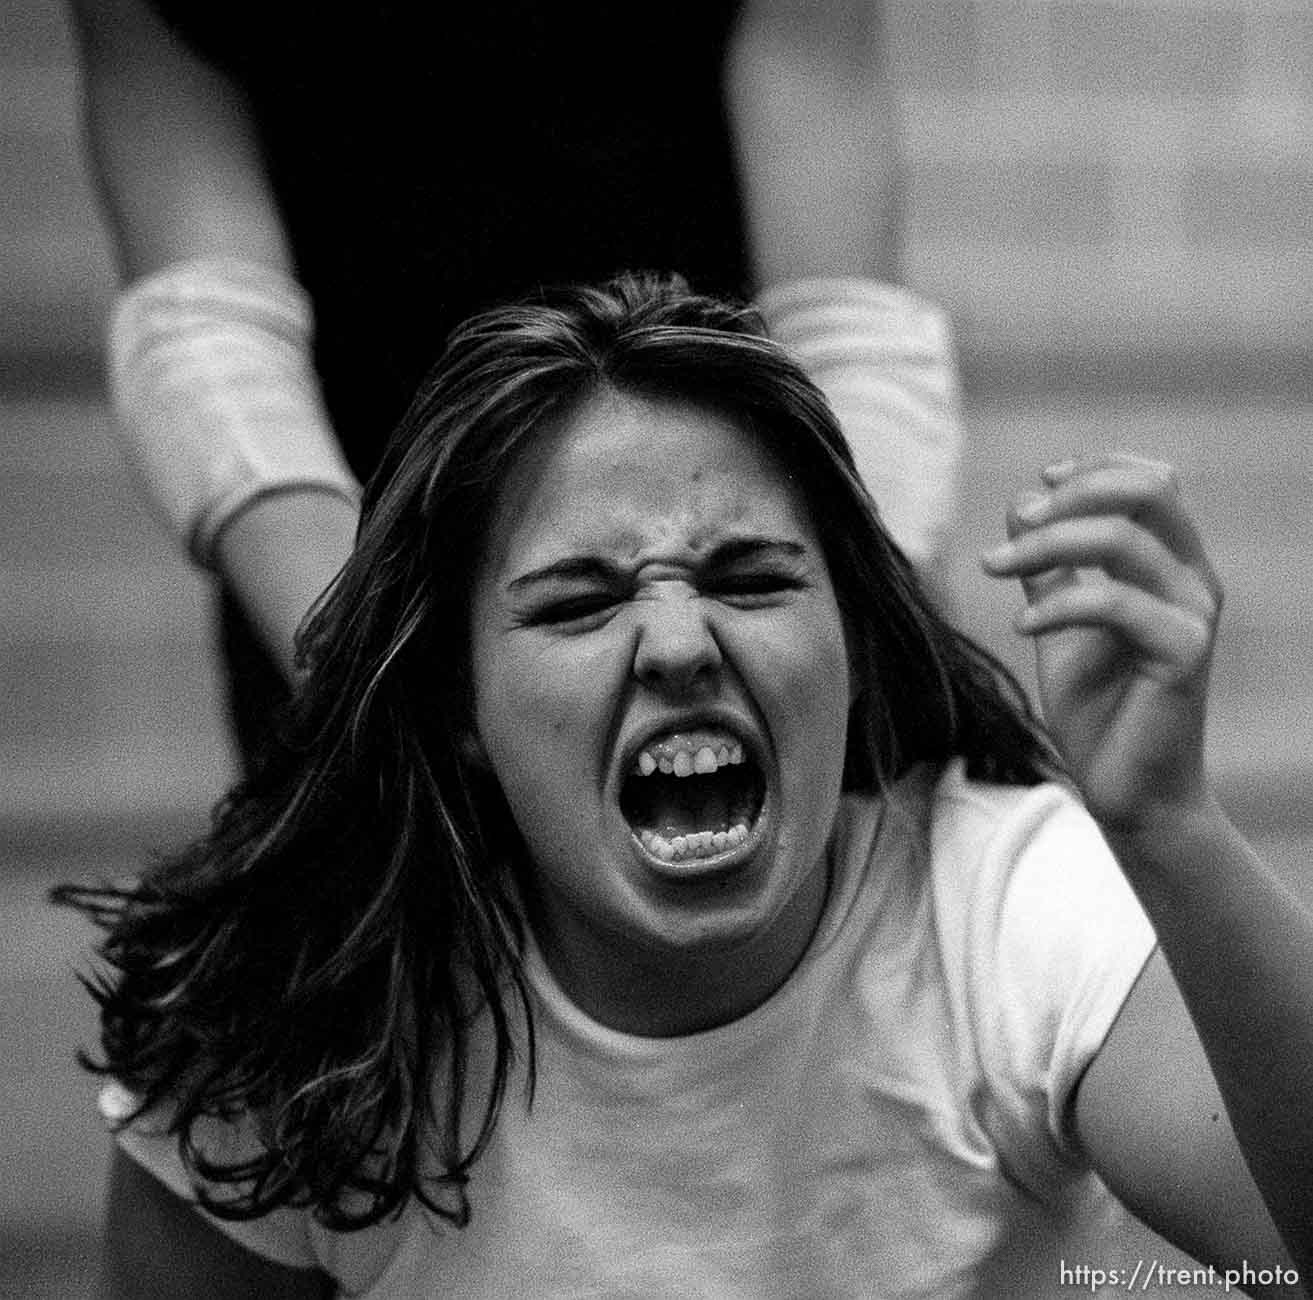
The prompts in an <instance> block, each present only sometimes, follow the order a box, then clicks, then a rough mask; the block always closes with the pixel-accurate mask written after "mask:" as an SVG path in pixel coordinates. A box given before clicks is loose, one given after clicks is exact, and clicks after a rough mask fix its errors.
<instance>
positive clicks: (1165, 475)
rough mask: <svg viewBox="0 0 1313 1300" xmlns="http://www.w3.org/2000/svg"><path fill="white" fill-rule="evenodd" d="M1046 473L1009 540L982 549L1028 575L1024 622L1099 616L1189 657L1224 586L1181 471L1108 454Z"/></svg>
mask: <svg viewBox="0 0 1313 1300" xmlns="http://www.w3.org/2000/svg"><path fill="white" fill-rule="evenodd" d="M1040 478H1041V482H1042V483H1043V485H1044V487H1043V490H1041V491H1038V492H1033V491H1032V492H1028V493H1026V494H1025V495H1023V496H1022V497H1021V498H1019V499H1018V500H1017V501H1016V502H1015V503H1014V505H1013V507H1012V509H1011V510H1010V511H1009V514H1008V521H1007V525H1008V536H1009V539H1010V540H1009V541H1008V542H1006V543H1004V544H1003V545H1002V546H999V547H996V548H995V549H994V550H992V551H990V552H989V553H987V554H986V555H985V556H984V557H983V564H984V567H985V569H986V570H987V571H988V572H990V573H992V574H994V575H996V576H999V577H1005V576H1006V577H1015V578H1019V579H1020V580H1021V582H1022V585H1023V587H1024V589H1025V593H1026V599H1027V602H1028V608H1027V610H1026V611H1025V612H1024V614H1023V615H1022V616H1021V617H1020V618H1019V619H1018V628H1019V630H1022V631H1024V632H1027V633H1030V634H1032V635H1033V634H1037V633H1039V632H1042V631H1050V630H1054V629H1057V628H1059V627H1068V626H1076V625H1094V624H1098V625H1101V626H1106V627H1109V628H1111V629H1114V630H1116V631H1118V632H1120V633H1122V634H1123V635H1124V636H1125V637H1127V638H1128V639H1129V640H1131V641H1132V642H1134V643H1136V644H1138V645H1140V646H1142V648H1143V649H1144V650H1145V651H1146V653H1148V654H1149V655H1150V656H1152V657H1155V658H1156V657H1157V656H1158V655H1159V654H1167V655H1168V657H1169V658H1175V657H1176V656H1177V655H1178V654H1186V656H1187V658H1188V657H1191V655H1192V652H1193V649H1194V647H1195V641H1196V638H1197V637H1198V635H1199V633H1200V630H1201V629H1202V631H1203V634H1204V636H1205V639H1206V640H1207V639H1208V638H1209V637H1211V629H1212V627H1213V626H1214V625H1215V623H1216V619H1217V614H1218V611H1219V609H1220V606H1221V599H1222V593H1221V586H1220V584H1219V582H1218V580H1217V577H1216V575H1215V573H1214V572H1213V569H1212V566H1211V565H1210V563H1209V561H1208V558H1207V555H1206V554H1205V552H1204V548H1203V544H1202V542H1201V540H1200V537H1199V532H1198V530H1197V528H1196V527H1195V524H1194V521H1193V519H1192V518H1191V517H1190V515H1189V513H1188V511H1187V510H1186V508H1185V504H1184V502H1183V500H1182V495H1181V491H1180V486H1179V483H1178V481H1177V477H1176V473H1175V471H1174V470H1173V469H1172V468H1171V467H1170V466H1169V465H1165V464H1163V463H1161V462H1158V461H1152V460H1146V459H1143V458H1141V457H1135V456H1127V455H1122V454H1108V455H1101V456H1093V457H1087V458H1085V459H1082V460H1080V461H1069V462H1066V463H1064V464H1060V465H1053V466H1050V467H1048V468H1047V469H1045V470H1044V471H1042V473H1041V475H1040Z"/></svg>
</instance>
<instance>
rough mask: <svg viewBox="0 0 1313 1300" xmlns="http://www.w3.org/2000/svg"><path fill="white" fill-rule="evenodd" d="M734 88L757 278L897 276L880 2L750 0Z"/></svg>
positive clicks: (894, 170)
mask: <svg viewBox="0 0 1313 1300" xmlns="http://www.w3.org/2000/svg"><path fill="white" fill-rule="evenodd" d="M726 86H727V98H728V103H729V109H730V119H731V122H732V124H733V131H734V138H735V143H736V146H737V151H738V160H739V170H740V175H741V179H742V188H743V193H744V201H745V204H746V208H747V218H748V228H749V232H750V246H751V253H752V267H753V273H754V276H755V279H756V283H757V286H758V287H761V286H764V285H769V284H774V283H777V282H779V281H782V280H789V279H795V278H799V277H803V276H836V275H845V276H868V277H871V278H874V279H878V280H885V281H896V280H897V279H898V273H897V270H898V260H899V251H900V250H899V239H900V233H901V222H902V212H901V202H902V187H901V186H902V176H901V162H900V158H899V152H898V139H899V129H898V122H897V116H896V105H895V97H894V94H893V91H892V88H891V85H890V82H889V79H888V76H887V71H886V60H885V50H884V41H883V32H882V23H881V6H880V4H879V3H878V2H877V0H749V3H748V4H747V5H746V6H745V8H744V11H743V14H742V16H741V18H740V20H739V24H738V28H737V30H736V31H735V34H734V38H733V41H732V43H731V46H730V51H729V55H728V63H727V67H726Z"/></svg>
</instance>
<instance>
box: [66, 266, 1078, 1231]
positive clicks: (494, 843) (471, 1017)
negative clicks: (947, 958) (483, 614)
mask: <svg viewBox="0 0 1313 1300" xmlns="http://www.w3.org/2000/svg"><path fill="white" fill-rule="evenodd" d="M608 386H609V387H611V388H613V389H615V390H618V391H622V392H626V393H631V394H635V395H642V396H648V397H658V398H660V397H665V398H672V399H679V400H682V401H686V402H691V403H693V404H696V405H701V406H702V407H704V408H706V409H708V410H711V411H715V412H716V413H718V414H721V415H724V416H726V417H727V418H729V419H731V420H733V421H736V422H737V423H739V424H741V425H742V426H744V427H745V428H747V429H749V430H751V431H753V432H754V433H755V434H756V435H757V436H758V437H760V438H761V439H762V441H763V443H764V444H765V445H766V446H768V447H769V448H770V450H771V452H772V454H773V455H775V456H776V457H777V458H778V461H779V463H780V464H781V465H782V466H783V468H784V470H785V472H786V473H788V474H789V475H790V476H792V478H793V480H794V481H795V482H796V483H797V484H798V485H799V487H800V489H801V491H802V493H803V496H804V498H805V500H806V501H807V502H808V503H809V505H810V507H811V512H812V516H813V522H814V524H815V526H816V527H817V529H818V532H819V535H820V539H821V543H822V546H823V549H824V552H825V555H826V559H827V561H828V564H829V566H830V570H831V576H832V579H833V582H834V586H835V589H836V591H837V592H838V596H839V600H840V604H841V608H842V612H843V617H844V621H845V629H846V633H847V637H848V640H849V648H850V654H851V656H852V662H853V671H854V675H855V677H856V679H857V681H858V682H859V684H860V691H859V693H858V695H857V698H856V701H855V703H854V705H853V710H852V715H851V718H850V725H849V736H848V754H847V765H846V770H845V784H846V786H847V787H848V788H850V789H866V790H872V791H876V790H879V789H882V788H884V787H885V786H887V785H888V784H889V783H890V782H892V781H894V780H896V779H897V778H898V777H899V776H900V775H901V774H902V773H903V772H905V771H906V770H907V769H908V768H909V767H910V766H911V765H913V764H914V763H918V762H924V761H929V762H931V763H943V762H945V761H947V760H948V759H949V758H951V757H954V756H957V755H961V756H964V757H965V759H966V762H967V767H968V771H969V772H971V773H972V774H973V775H975V776H978V777H982V778H986V779H992V780H997V781H1006V782H1014V783H1031V782H1034V781H1037V780H1039V779H1042V778H1044V777H1046V776H1051V775H1054V774H1056V773H1057V771H1058V763H1057V760H1056V758H1055V756H1054V753H1053V751H1052V749H1051V747H1050V746H1049V744H1048V742H1047V741H1046V740H1045V738H1044V736H1043V733H1042V731H1041V729H1040V728H1039V727H1038V725H1037V724H1036V722H1035V720H1034V718H1033V717H1032V715H1031V713H1030V712H1029V710H1028V708H1027V705H1026V702H1025V699H1024V696H1023V694H1022V692H1021V691H1020V689H1019V688H1018V687H1017V685H1016V683H1015V682H1014V681H1013V680H1012V679H1011V678H1010V677H1009V676H1008V674H1007V673H1006V671H1005V670H1004V669H1003V668H1002V667H1001V665H999V664H998V663H997V662H996V661H995V660H994V659H993V658H992V657H991V656H990V655H989V654H987V653H986V652H985V651H984V650H982V649H980V648H979V647H977V646H976V645H974V644H973V643H972V642H971V641H970V640H969V639H967V638H965V637H963V636H962V635H960V634H959V633H957V632H955V631H954V630H953V629H952V628H950V627H949V626H948V625H947V624H946V623H945V621H944V620H943V618H942V617H941V616H940V615H939V614H938V613H937V612H936V610H935V608H934V607H933V605H932V604H931V602H930V601H929V600H928V599H927V598H926V596H925V594H924V593H923V591H922V588H921V585H920V584H919V582H918V580H917V577H916V574H915V572H914V571H913V569H912V567H911V565H910V564H909V563H908V561H907V560H906V559H905V557H904V556H903V555H902V554H901V552H900V551H899V550H898V549H897V547H896V546H894V544H893V543H892V542H891V541H890V539H889V538H888V537H887V535H886V534H885V532H884V530H883V529H882V527H881V526H880V523H879V520H878V516H877V514H876V511H875V508H874V506H873V504H872V503H871V500H870V498H869V497H868V495H867V493H866V490H865V488H864V487H863V486H862V483H861V481H860V480H859V478H858V477H857V473H856V471H855V469H854V466H853V460H852V456H851V454H850V452H849V450H848V447H847V445H846V443H845V442H844V440H843V437H842V435H841V434H840V432H839V429H838V427H837V426H836V424H835V422H834V417H833V415H832V414H831V411H830V409H829V407H828V405H827V404H826V402H825V400H824V398H823V397H822V396H821V394H820V393H819V391H818V390H817V389H816V388H815V387H814V386H813V385H812V384H811V383H810V381H809V380H808V379H807V378H806V377H805V376H804V375H803V373H802V372H801V371H800V370H799V369H798V368H797V367H796V366H795V365H794V364H793V363H792V362H791V361H790V360H789V358H788V357H787V356H786V354H785V353H784V351H783V350H782V349H781V348H779V347H778V346H777V345H776V344H774V343H772V342H770V341H769V340H768V339H767V338H765V336H764V330H763V327H762V324H761V321H760V319H759V318H758V317H757V316H756V315H755V313H753V312H752V311H750V310H748V309H746V308H742V307H739V306H735V305H730V304H726V303H722V302H718V301H714V300H711V299H707V298H703V297H698V296H696V295H693V294H691V293H689V292H688V290H687V289H686V287H685V286H684V285H683V283H682V282H681V281H679V280H678V279H675V278H660V277H642V276H627V277H623V278H620V279H618V280H615V281H613V282H611V283H608V284H606V285H602V286H600V287H588V288H574V289H566V290H561V291H554V292H549V293H544V294H542V295H540V296H539V297H538V298H536V299H534V300H533V301H530V302H525V303H521V304H519V305H516V306H511V307H507V308H503V309H499V310H495V311H492V312H489V313H486V314H484V315H482V316H479V317H476V318H475V319H473V320H471V321H470V322H469V323H468V324H467V325H465V326H464V327H463V328H461V329H460V330H458V331H457V332H456V333H455V334H454V335H453V336H452V338H451V340H450V342H449V344H448V347H447V349H446V351H445V352H444V354H443V356H442V358H441V360H440V361H439V363H438V365H437V367H436V368H435V370H434V371H433V373H432V374H431V375H430V377H429V379H428V380H427V381H426V383H425V385H424V387H423V388H422V389H421V391H420V393H419V394H418V396H417V397H416V399H415V401H414V403H413V404H412V406H411V408H410V410H409V412H408V413H407V415H406V417H405V418H404V420H403V421H402V423H401V426H400V428H399V429H398V431H397V433H396V435H395V436H394V438H393V439H392V441H391V443H390V444H389V446H388V448H387V451H386V453H385V456H384V459H383V462H382V465H381V467H380V468H379V470H378V472H377V473H376V474H375V476H374V477H373V479H372V480H371V482H370V484H369V486H368V489H367V491H366V496H365V506H364V514H363V519H362V523H361V527H360V534H359V539H358V544H357V547H356V551H355V553H354V555H353V557H352V558H351V560H350V562H349V563H348V564H347V565H346V567H345V568H344V569H343V570H342V573H341V574H340V575H339V577H338V578H337V580H336V582H335V583H334V584H333V586H332V587H331V588H330V590H329V592H328V593H327V594H326V596H325V598H324V599H323V600H322V601H321V602H320V604H319V606H318V607H317V609H316V611H315V612H314V614H313V616H312V617H311V618H310V620H309V621H308V623H307V625H306V627H305V628H304V630H303V634H302V637H301V640H300V655H301V660H302V667H303V670H304V672H303V676H302V679H301V684H300V686H299V688H298V690H297V692H296V694H295V697H294V700H293V705H292V708H291V710H290V711H289V714H288V716H287V718H286V719H285V721H284V725H283V726H282V728H281V735H280V739H279V741H278V742H277V743H276V744H275V745H274V746H273V747H272V748H271V750H270V752H268V753H267V754H266V755H265V756H264V758H263V761H262V762H261V763H260V764H259V765H258V766H257V769H256V771H255V773H254V774H253V775H252V776H250V777H248V778H247V780H246V781H245V782H244V783H243V784H242V785H240V786H239V787H238V788H236V789H235V790H234V791H233V792H232V793H231V794H230V795H229V797H228V798H227V799H226V800H225V802H224V803H223V804H221V805H220V807H219V809H218V810H217V812H216V815H215V819H214V823H213V826H212V828H211V830H210V833H209V834H208V835H207V836H205V837H204V838H203V839H201V840H199V841H198V842H196V843H194V844H192V845H191V846H190V847H189V848H187V849H186V850H185V851H184V852H182V853H180V854H178V855H177V856H175V857H173V858H171V859H169V860H167V861H165V862H163V863H161V864H160V865H158V866H156V867H154V868H153V869H151V870H150V871H148V872H147V873H145V875H144V876H143V878H142V879H141V880H140V881H139V882H138V883H136V884H135V885H133V886H131V887H129V888H113V887H104V888H99V889H89V888H78V887H71V886H70V887H65V888H64V889H62V890H60V891H57V892H58V897H59V899H60V901H64V902H68V903H71V904H73V905H75V906H78V907H80V908H82V909H83V910H84V911H85V912H88V913H90V914H91V915H92V916H93V917H94V918H95V919H96V920H97V921H98V922H99V923H100V924H102V925H103V926H104V927H105V928H106V930H107V932H108V933H107V936H106V938H105V939H104V941H103V943H102V945H101V948H100V953H101V955H102V957H103V958H104V959H105V961H106V963H107V964H108V970H107V971H106V972H104V973H102V974H101V975H99V976H97V977H95V978H94V979H92V980H89V981H88V983H89V986H90V987H91V989H92V992H93V994H94V996H95V997H96V998H97V999H98V1000H99V1002H100V1004H101V1021H102V1033H101V1045H102V1057H101V1059H100V1060H98V1061H87V1064H88V1065H89V1067H90V1068H92V1069H95V1070H98V1071H100V1072H103V1073H106V1074H109V1075H112V1076H113V1077H115V1078H116V1079H118V1080H120V1081H121V1082H122V1083H123V1084H125V1085H126V1086H127V1087H128V1088H130V1089H132V1090H133V1091H134V1093H135V1094H136V1095H137V1096H138V1098H139V1102H140V1108H139V1111H138V1113H139V1114H140V1113H144V1112H149V1111H154V1110H156V1109H157V1108H159V1110H160V1112H161V1113H163V1114H167V1115H168V1116H169V1124H170V1129H171V1131H172V1132H174V1133H176V1134H177V1136H178V1139H179V1143H180V1150H181V1152H182V1155H183V1158H184V1161H185V1162H186V1164H187V1165H188V1167H189V1169H190V1171H191V1172H192V1173H193V1175H195V1176H196V1178H197V1179H198V1181H199V1182H200V1183H201V1192H200V1194H201V1195H202V1198H203V1199H204V1200H205V1202H206V1203H207V1204H208V1205H209V1206H210V1207H211V1208H212V1209H213V1210H214V1211H215V1212H216V1213H219V1214H223V1215H227V1216H230V1217H236V1218H246V1217H254V1216H257V1215H260V1214H264V1213H266V1212H268V1211H269V1210H271V1209H273V1208H275V1207H277V1206H280V1205H286V1204H291V1205H302V1206H307V1205H308V1206H311V1207H313V1208H314V1210H315V1212H316V1214H317V1215H318V1216H319V1218H320V1219H321V1221H323V1222H324V1223H326V1224H327V1225H328V1226H330V1227H333V1228H339V1229H348V1228H356V1227H363V1226H366V1225H368V1224H371V1223H375V1222H378V1221H379V1220H380V1219H382V1218H384V1217H386V1216H387V1215H389V1214H390V1213H392V1212H394V1211H396V1210H398V1209H399V1208H400V1207H401V1206H402V1205H404V1203H405V1202H406V1201H407V1199H408V1198H409V1197H410V1196H411V1195H415V1196H418V1197H419V1198H420V1199H421V1200H422V1201H423V1202H424V1203H425V1204H426V1205H428V1206H429V1207H430V1208H431V1209H433V1210H434V1211H436V1212H437V1213H439V1214H441V1215H443V1216H445V1217H446V1218H448V1219H450V1220H452V1221H454V1222H456V1223H463V1222H464V1221H465V1219H466V1218H467V1217H468V1213H469V1206H468V1200H467V1197H466V1192H465V1183H466V1181H467V1177H468V1174H469V1170H470V1168H471V1166H472V1165H473V1164H474V1163H475V1161H476V1160H477V1159H478V1157H479V1155H480V1154H481V1152H482V1151H483V1149H484V1147H485V1146H486V1144H487V1142H488V1139H489V1137H490V1135H491V1133H492V1130H493V1127H494V1125H495V1123H496V1120H497V1115H498V1113H499V1109H500V1106H501V1105H502V1102H503V1100H504V1097H505V1094H506V1090H507V1087H508V1086H509V1082H508V1081H509V1079H510V1077H511V1073H512V1067H513V1064H514V1062H515V1060H516V1058H517V1055H518V1056H519V1057H521V1058H522V1059H523V1061H524V1063H525V1080H526V1087H527V1088H528V1089H529V1090H530V1091H531V1090H532V1080H533V1042H532V1025H533V1021H532V1016H531V1014H530V1007H529V997H528V992H527V989H526V985H525V981H524V975H523V971H522V965H521V954H522V950H523V939H524V934H523V924H524V923H523V920H522V918H521V915H520V912H519V911H518V910H517V906H516V901H515V896H514V889H513V886H512V883H511V881H512V876H511V873H510V871H509V870H508V866H509V864H510V863H511V862H512V861H513V860H514V858H515V855H516V853H517V851H518V837H517V833H516V831H515V829H514V825H513V822H512V819H511V816H510V813H509V810H508V808H507V806H506V804H505V802H504V800H503V799H502V797H501V794H500V792H499V790H498V789H497V786H496V783H495V780H494V779H493V778H492V777H491V776H490V775H489V774H488V773H487V772H486V771H485V770H484V768H483V766H482V765H481V764H479V763H478V762H476V761H474V760H473V759H472V758H471V757H470V753H469V745H468V741H469V738H470V736H471V734H472V721H471V716H470V715H471V708H472V703H471V690H470V666H469V617H468V615H469V610H468V604H469V599H470V590H471V585H472V575H473V573H474V571H475V570H476V568H477V565H478V562H479V556H480V554H481V552H482V548H483V545H484V542H485V530H486V528H487V526H488V521H489V520H490V519H491V517H492V516H493V513H494V506H495V504H496V500H497V494H498V491H499V487H500V485H501V484H502V483H503V482H504V481H505V479H506V475H507V472H508V470H509V468H510V467H511V465H512V464H513V462H514V461H515V459H516V457H517V456H519V455H520V454H521V453H522V451H523V450H524V448H525V447H526V446H527V445H529V444H530V443H531V442H532V441H533V440H534V439H535V438H537V437H539V436H541V435H542V434H543V433H544V432H545V431H546V430H548V429H551V428H555V427H558V426H559V424H560V422H561V421H563V420H567V419H568V418H569V417H570V415H571V413H572V412H573V411H574V410H576V409H578V407H579V406H580V405H581V404H582V403H583V402H584V401H585V400H586V399H587V398H588V397H589V396H590V395H592V394H594V393H596V392H597V391H598V390H599V389H602V388H605V387H608ZM476 1024H477V1025H478V1026H479V1028H478V1029H477V1030H476V1028H475V1026H476ZM486 1025H490V1027H491V1028H490V1033H491V1041H492V1043H493V1055H492V1069H491V1074H490V1076H489V1079H488V1080H487V1081H486V1082H485V1083H484V1084H483V1085H482V1086H481V1087H480V1088H479V1089H476V1095H474V1096H473V1097H472V1098H471V1097H470V1096H467V1094H469V1093H470V1087H469V1083H470V1081H469V1079H468V1078H467V1070H468V1062H469V1060H470V1046H471V1034H472V1033H474V1032H478V1033H485V1032H489V1031H488V1029H487V1028H486V1027H485V1026H486ZM478 1094H481V1095H478ZM469 1100H473V1101H474V1102H475V1103H476V1105H475V1107H474V1110H473V1113H474V1114H475V1115H476V1116H478V1117H479V1118H478V1119H477V1122H476V1123H475V1124H474V1125H472V1126H471V1125H470V1124H469V1123H468V1120H466V1122H464V1123H463V1122H462V1115H463V1113H464V1110H465V1103H466V1102H467V1101H469ZM206 1117H217V1118H219V1119H230V1118H235V1117H243V1118H244V1119H247V1120H250V1121H252V1122H254V1123H255V1124H256V1127H257V1131H258V1134H259V1138H260V1142H259V1149H258V1151H257V1153H256V1154H254V1155H252V1156H251V1158H250V1159H247V1160H243V1161H230V1162H225V1161H224V1160H222V1159H219V1158H217V1157H215V1156H214V1155H213V1154H212V1153H209V1152H207V1151H206V1150H205V1149H204V1144H203V1142H202V1141H201V1138H200V1133H201V1131H202V1128H203V1125H202V1124H201V1123H200V1121H202V1120H203V1119H204V1118H206ZM471 1129H472V1131H470V1130H471Z"/></svg>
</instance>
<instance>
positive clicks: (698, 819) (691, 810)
mask: <svg viewBox="0 0 1313 1300" xmlns="http://www.w3.org/2000/svg"><path fill="white" fill-rule="evenodd" d="M690 787H699V788H690ZM644 820H645V822H646V824H647V825H648V826H649V827H650V828H651V829H652V830H654V831H656V832H657V833H658V834H659V835H664V836H665V837H666V839H672V838H673V837H674V836H676V835H692V834H695V833H696V832H698V831H727V830H729V828H730V824H731V823H730V806H729V790H728V789H727V788H725V787H724V786H722V785H721V783H720V782H716V783H714V784H713V783H712V782H710V781H699V780H698V779H697V778H696V777H688V778H685V779H684V780H683V781H681V782H680V783H679V785H678V786H674V787H672V788H670V789H669V790H667V791H663V792H662V793H661V795H660V796H659V797H658V798H657V799H655V800H653V802H652V805H651V807H650V808H649V809H648V816H647V817H646V818H645V819H644Z"/></svg>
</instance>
